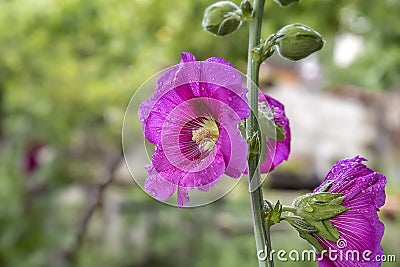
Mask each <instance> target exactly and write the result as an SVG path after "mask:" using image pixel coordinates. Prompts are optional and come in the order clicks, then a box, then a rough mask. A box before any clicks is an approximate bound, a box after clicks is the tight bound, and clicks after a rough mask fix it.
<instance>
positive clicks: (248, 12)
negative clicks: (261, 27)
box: [240, 0, 253, 21]
mask: <svg viewBox="0 0 400 267" xmlns="http://www.w3.org/2000/svg"><path fill="white" fill-rule="evenodd" d="M240 9H241V10H242V20H243V21H247V20H250V19H251V18H252V17H253V7H252V6H251V2H250V1H249V0H243V1H242V2H241V3H240Z"/></svg>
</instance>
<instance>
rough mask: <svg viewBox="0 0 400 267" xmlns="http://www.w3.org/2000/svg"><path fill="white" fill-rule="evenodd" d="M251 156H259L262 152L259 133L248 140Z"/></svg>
mask: <svg viewBox="0 0 400 267" xmlns="http://www.w3.org/2000/svg"><path fill="white" fill-rule="evenodd" d="M247 143H248V145H249V155H258V154H259V153H260V150H261V141H260V135H259V131H257V132H255V133H254V134H253V135H252V136H251V137H250V138H249V139H248V140H247Z"/></svg>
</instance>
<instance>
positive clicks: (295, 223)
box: [283, 215, 323, 252]
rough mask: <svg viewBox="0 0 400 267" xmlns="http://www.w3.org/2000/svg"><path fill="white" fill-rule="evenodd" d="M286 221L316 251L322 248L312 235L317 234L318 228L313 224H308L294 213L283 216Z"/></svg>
mask: <svg viewBox="0 0 400 267" xmlns="http://www.w3.org/2000/svg"><path fill="white" fill-rule="evenodd" d="M283 219H284V220H285V221H287V222H288V223H289V224H290V225H291V226H292V227H293V228H294V229H295V230H296V231H297V232H298V233H299V236H300V237H301V238H303V239H305V240H306V241H307V242H309V243H310V244H311V245H312V246H313V247H314V248H315V249H316V250H317V251H318V252H321V251H322V250H323V247H322V245H321V244H320V243H319V241H318V240H317V239H316V238H315V237H314V236H313V235H312V234H317V233H318V230H317V228H315V227H314V226H312V225H310V224H308V223H307V222H306V221H305V220H304V219H303V218H302V217H300V216H296V215H289V216H285V217H284V218H283Z"/></svg>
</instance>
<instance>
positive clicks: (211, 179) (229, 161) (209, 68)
mask: <svg viewBox="0 0 400 267" xmlns="http://www.w3.org/2000/svg"><path fill="white" fill-rule="evenodd" d="M181 56H182V60H181V62H180V64H178V65H177V66H175V67H174V68H172V69H170V70H169V71H167V72H166V73H164V74H163V76H162V77H161V78H160V79H159V81H158V84H157V88H156V92H155V93H154V96H153V98H150V99H148V100H147V101H145V102H143V103H142V104H141V105H140V107H139V118H140V120H141V122H142V127H143V132H144V135H145V137H146V138H147V140H149V141H150V142H151V143H153V144H154V145H155V152H154V154H153V156H152V165H150V166H147V167H146V169H147V170H148V173H149V177H148V178H147V179H146V182H145V190H146V191H147V192H149V193H150V194H152V195H153V196H154V197H155V198H157V199H159V200H166V199H168V198H169V197H170V196H171V195H172V194H173V193H174V192H175V190H177V197H178V206H180V207H181V206H184V205H187V204H188V203H189V196H188V190H190V189H194V188H197V189H199V190H203V191H207V190H209V189H210V188H211V187H212V186H214V185H215V184H216V183H217V182H218V180H219V178H221V176H222V175H223V174H224V173H225V174H227V175H228V176H231V177H240V176H241V174H242V173H243V171H244V170H245V168H246V158H247V150H248V148H247V143H246V141H245V140H243V138H242V137H241V135H240V133H239V130H238V124H239V123H240V121H241V120H242V119H244V118H247V117H248V116H249V114H250V110H249V107H248V104H247V99H246V92H247V89H246V88H244V87H243V86H242V78H241V75H240V73H239V72H238V71H237V70H236V69H235V68H234V67H233V66H232V65H231V64H229V63H228V62H226V61H224V60H223V59H220V58H209V59H207V60H205V61H196V58H195V57H194V56H193V55H192V54H190V53H182V55H181Z"/></svg>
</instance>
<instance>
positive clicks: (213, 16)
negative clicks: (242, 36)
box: [202, 1, 242, 36]
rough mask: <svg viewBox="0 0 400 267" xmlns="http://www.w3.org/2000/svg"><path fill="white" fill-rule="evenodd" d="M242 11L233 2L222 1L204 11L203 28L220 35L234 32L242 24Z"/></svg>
mask: <svg viewBox="0 0 400 267" xmlns="http://www.w3.org/2000/svg"><path fill="white" fill-rule="evenodd" d="M241 16H242V11H241V9H240V8H239V7H238V6H237V5H235V4H234V3H232V2H229V1H221V2H217V3H215V4H212V5H211V6H209V7H208V8H207V9H206V10H205V11H204V17H203V23H202V25H203V28H204V30H206V31H208V32H211V33H212V34H215V35H218V36H224V35H228V34H231V33H233V32H234V31H236V30H237V29H239V27H240V25H241V24H242V18H241Z"/></svg>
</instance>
